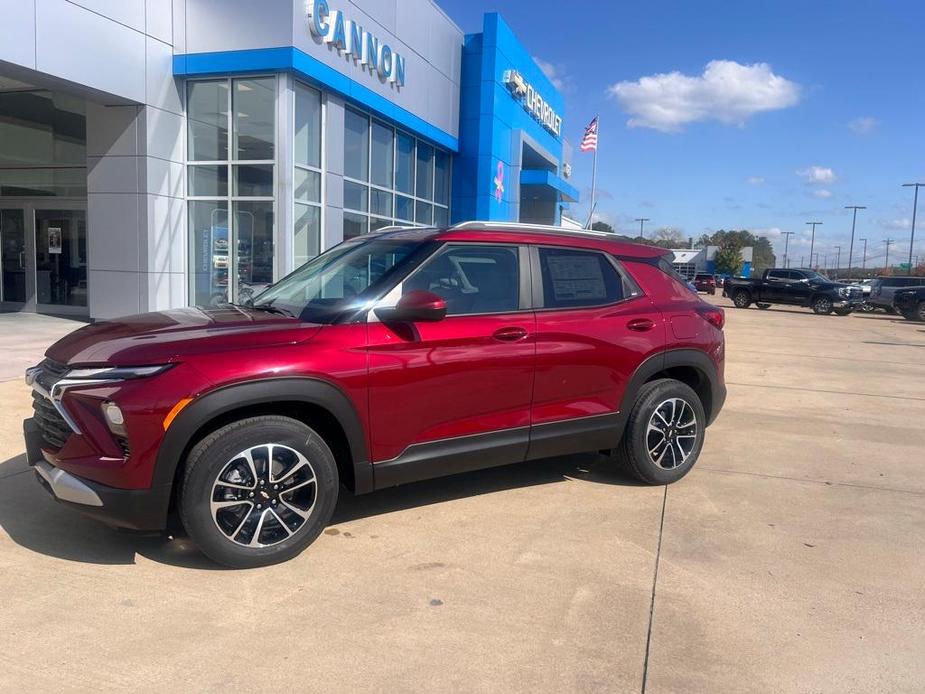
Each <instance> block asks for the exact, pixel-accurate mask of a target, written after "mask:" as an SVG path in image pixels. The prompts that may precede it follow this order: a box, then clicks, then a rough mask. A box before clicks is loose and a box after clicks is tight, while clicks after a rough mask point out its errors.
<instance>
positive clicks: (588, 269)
mask: <svg viewBox="0 0 925 694" xmlns="http://www.w3.org/2000/svg"><path fill="white" fill-rule="evenodd" d="M538 250H539V255H540V271H541V272H542V274H543V306H544V307H545V308H585V307H589V306H603V305H605V304H612V303H615V302H617V301H621V300H623V299H624V298H625V295H626V292H625V291H624V288H623V278H622V277H621V276H620V273H619V272H617V269H616V268H615V267H614V265H613V263H611V262H610V260H609V259H608V258H607V257H606V256H605V255H604V254H602V253H598V252H595V251H578V250H574V249H571V248H539V249H538Z"/></svg>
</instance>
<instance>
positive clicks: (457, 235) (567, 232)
mask: <svg viewBox="0 0 925 694" xmlns="http://www.w3.org/2000/svg"><path fill="white" fill-rule="evenodd" d="M368 236H378V237H379V238H383V237H385V238H396V239H415V240H422V241H423V240H434V241H443V242H448V241H488V242H492V243H531V244H537V245H546V246H568V247H570V248H585V249H589V250H600V251H605V252H607V253H610V254H612V255H617V256H623V257H630V258H658V257H662V256H667V255H670V254H671V251H669V250H667V249H665V248H659V247H657V246H648V245H645V244H641V243H634V242H632V241H623V240H620V239H617V238H615V235H614V234H612V233H610V232H604V231H591V230H584V229H566V228H564V227H553V226H541V225H534V224H520V223H516V222H464V223H462V224H456V225H454V226H450V227H385V228H383V229H380V230H379V231H374V232H370V233H369V234H368Z"/></svg>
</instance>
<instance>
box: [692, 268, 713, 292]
mask: <svg viewBox="0 0 925 694" xmlns="http://www.w3.org/2000/svg"><path fill="white" fill-rule="evenodd" d="M694 287H695V288H696V289H697V291H698V292H706V293H707V294H711V295H713V294H716V276H715V275H712V274H710V273H709V272H698V273H697V274H696V275H694Z"/></svg>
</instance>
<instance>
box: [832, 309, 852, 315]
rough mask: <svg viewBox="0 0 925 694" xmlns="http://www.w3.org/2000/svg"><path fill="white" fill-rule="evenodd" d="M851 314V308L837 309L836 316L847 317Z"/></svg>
mask: <svg viewBox="0 0 925 694" xmlns="http://www.w3.org/2000/svg"><path fill="white" fill-rule="evenodd" d="M850 313H851V309H850V308H837V309H835V315H836V316H847V315H849V314H850Z"/></svg>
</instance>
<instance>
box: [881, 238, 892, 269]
mask: <svg viewBox="0 0 925 694" xmlns="http://www.w3.org/2000/svg"><path fill="white" fill-rule="evenodd" d="M884 243H885V244H886V259H885V260H884V261H883V271H884V272H886V271H887V270H889V269H890V246H892V245H893V239H886V240H884Z"/></svg>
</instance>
